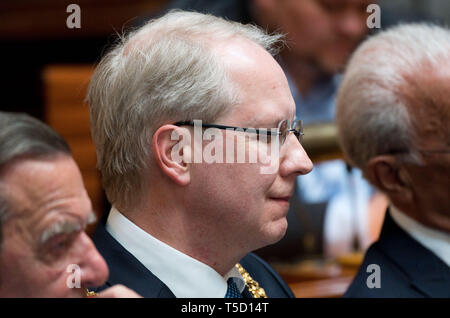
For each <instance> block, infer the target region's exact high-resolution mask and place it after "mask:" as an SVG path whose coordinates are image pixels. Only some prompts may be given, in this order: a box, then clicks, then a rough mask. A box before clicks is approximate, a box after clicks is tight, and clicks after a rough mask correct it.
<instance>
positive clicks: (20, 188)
mask: <svg viewBox="0 0 450 318" xmlns="http://www.w3.org/2000/svg"><path fill="white" fill-rule="evenodd" d="M94 221H95V214H94V212H93V211H92V207H91V201H90V200H89V197H88V196H87V193H86V190H85V188H84V185H83V180H82V178H81V174H80V171H79V169H78V167H77V165H76V163H75V161H74V160H73V159H72V156H71V151H70V149H69V146H68V145H67V143H66V142H65V141H64V140H63V139H62V138H61V137H60V136H59V135H58V134H57V133H56V132H55V131H53V130H52V129H51V128H50V127H48V126H46V125H45V124H43V123H41V122H39V121H38V120H36V119H34V118H32V117H30V116H28V115H22V114H13V113H5V112H0V297H84V296H86V288H88V287H90V286H95V285H99V284H102V283H103V282H104V281H105V280H106V278H107V276H108V268H107V266H106V263H105V261H104V260H103V258H102V257H101V256H100V254H99V253H98V252H97V250H96V249H95V247H94V244H93V243H92V241H91V240H90V238H89V237H88V236H87V234H86V233H85V231H84V230H85V227H86V225H88V224H90V223H92V222H94ZM97 296H98V297H136V296H137V295H136V294H135V293H134V292H132V291H131V290H129V289H128V288H125V287H124V286H115V287H113V288H111V289H109V290H107V291H105V292H103V293H100V294H98V295H97Z"/></svg>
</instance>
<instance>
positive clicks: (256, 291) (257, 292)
mask: <svg viewBox="0 0 450 318" xmlns="http://www.w3.org/2000/svg"><path fill="white" fill-rule="evenodd" d="M236 268H237V269H238V270H239V273H240V274H241V276H242V278H244V281H245V285H246V286H247V288H248V290H249V291H250V292H251V293H252V295H253V297H255V298H267V295H266V292H265V290H264V288H262V287H260V286H259V284H258V282H257V281H256V280H254V279H253V278H252V277H251V276H250V274H249V273H248V272H247V271H246V270H245V269H244V267H242V265H241V264H239V263H238V264H236Z"/></svg>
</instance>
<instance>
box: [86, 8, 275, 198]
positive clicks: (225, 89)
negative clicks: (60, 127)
mask: <svg viewBox="0 0 450 318" xmlns="http://www.w3.org/2000/svg"><path fill="white" fill-rule="evenodd" d="M237 36H239V37H242V38H245V39H249V40H251V41H253V42H255V43H257V44H259V45H261V46H262V47H263V48H264V49H266V50H267V51H269V52H270V53H271V54H272V55H275V54H277V53H278V50H279V49H281V46H282V41H281V40H282V35H280V34H272V35H270V34H267V33H266V32H264V31H263V30H261V29H259V28H258V27H256V26H254V25H242V24H240V23H237V22H230V21H226V20H224V19H222V18H218V17H215V16H212V15H207V14H200V13H196V12H185V11H179V10H172V11H170V12H169V13H167V14H165V15H164V16H162V17H160V18H158V19H154V20H150V21H148V22H147V23H146V24H145V25H144V26H143V27H141V28H139V29H138V30H136V31H134V32H131V33H130V34H128V35H127V36H124V37H122V38H121V40H120V41H119V43H118V44H116V45H115V47H114V48H113V49H112V50H111V51H110V52H109V53H107V54H106V55H105V56H104V57H103V59H102V60H101V61H100V63H99V65H98V66H97V67H96V70H95V72H94V74H93V77H92V79H91V82H90V85H89V88H88V93H87V97H86V101H87V102H88V103H89V106H90V115H91V132H92V137H93V140H94V143H95V145H96V151H97V167H98V169H99V170H100V172H101V175H102V182H103V186H104V188H105V192H106V195H107V198H108V200H109V201H110V202H111V203H112V204H116V205H118V206H129V205H132V204H133V202H136V201H137V200H138V198H139V196H140V195H142V190H143V188H144V186H148V181H146V178H144V176H145V175H146V173H145V172H146V171H148V168H149V154H150V153H151V137H152V135H153V133H154V132H155V131H156V130H157V129H158V128H159V127H160V126H161V125H163V124H167V123H174V122H177V121H183V120H192V119H201V120H203V121H204V122H212V121H214V120H216V119H217V118H219V117H220V115H222V114H224V113H225V112H226V111H227V110H228V109H229V108H230V107H231V106H233V105H234V104H235V103H236V102H237V100H238V94H237V90H236V89H235V87H234V86H233V84H232V83H231V81H230V80H229V78H228V74H227V72H226V70H225V69H224V67H223V66H222V64H221V61H220V60H219V58H218V57H217V56H216V55H217V54H214V52H213V50H212V48H211V43H214V42H215V41H220V40H227V39H230V38H233V37H237Z"/></svg>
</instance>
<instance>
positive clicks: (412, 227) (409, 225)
mask: <svg viewBox="0 0 450 318" xmlns="http://www.w3.org/2000/svg"><path fill="white" fill-rule="evenodd" d="M389 211H390V213H391V216H392V218H393V219H394V221H395V223H397V225H398V226H400V227H401V228H402V229H403V230H404V231H405V232H406V233H408V234H409V235H410V236H411V237H413V238H414V239H415V240H416V241H417V242H419V243H420V244H422V245H423V246H424V247H426V248H427V249H428V250H430V251H431V252H432V253H433V254H435V255H436V256H437V257H439V258H440V259H441V260H442V261H443V262H444V263H445V264H447V266H449V267H450V234H449V233H445V232H442V231H439V230H435V229H432V228H429V227H427V226H425V225H423V224H421V223H419V222H417V221H416V220H414V219H412V218H410V217H409V216H407V215H406V214H405V213H402V212H401V211H399V210H398V209H397V208H396V207H394V206H393V205H391V206H390V208H389Z"/></svg>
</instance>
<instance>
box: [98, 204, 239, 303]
mask: <svg viewBox="0 0 450 318" xmlns="http://www.w3.org/2000/svg"><path fill="white" fill-rule="evenodd" d="M106 230H107V231H108V232H109V234H111V236H112V237H113V238H114V239H116V241H117V242H119V243H120V244H121V245H122V246H123V247H124V248H125V249H126V250H127V251H128V252H130V253H131V254H132V255H133V256H134V257H136V259H137V260H138V261H139V262H141V263H142V264H143V265H144V266H145V267H146V268H147V269H148V270H149V271H151V272H152V273H153V275H155V276H156V277H158V278H159V279H160V280H161V281H162V282H163V283H164V284H166V286H167V287H169V289H170V290H171V291H172V293H173V294H174V295H175V297H177V298H223V297H224V296H225V294H226V291H227V288H228V285H227V280H228V278H233V280H234V282H235V283H236V285H237V287H238V289H239V291H240V292H242V291H243V290H244V288H245V281H244V279H243V278H242V276H241V274H240V273H239V270H238V269H237V268H236V267H233V268H232V269H231V270H230V271H229V272H228V273H227V274H226V275H225V276H224V277H222V276H221V275H220V274H219V273H217V272H216V271H215V270H214V269H213V268H211V267H209V266H208V265H206V264H204V263H202V262H200V261H198V260H196V259H194V258H192V257H190V256H188V255H186V254H183V253H181V252H180V251H178V250H176V249H174V248H172V247H171V246H169V245H167V244H165V243H163V242H161V241H160V240H158V239H156V238H155V237H153V236H151V235H150V234H149V233H147V232H145V231H144V230H142V229H141V228H140V227H138V226H137V225H136V224H134V223H133V222H131V221H130V220H129V219H128V218H126V217H125V216H124V215H123V214H122V213H120V212H119V211H118V210H117V209H116V208H114V207H113V208H112V209H111V212H110V214H109V216H108V220H107V222H106Z"/></svg>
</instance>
